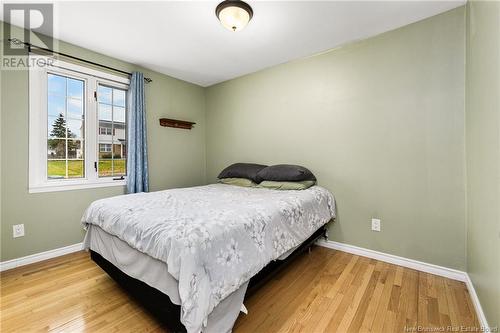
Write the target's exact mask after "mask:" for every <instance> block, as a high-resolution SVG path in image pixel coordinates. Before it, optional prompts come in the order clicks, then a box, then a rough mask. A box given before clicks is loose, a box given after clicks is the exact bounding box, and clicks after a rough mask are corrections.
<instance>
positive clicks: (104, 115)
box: [99, 103, 112, 121]
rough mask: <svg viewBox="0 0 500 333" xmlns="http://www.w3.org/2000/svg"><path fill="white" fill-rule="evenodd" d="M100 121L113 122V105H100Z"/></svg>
mask: <svg viewBox="0 0 500 333" xmlns="http://www.w3.org/2000/svg"><path fill="white" fill-rule="evenodd" d="M99 119H100V120H108V121H111V120H112V118H111V105H107V104H102V103H99Z"/></svg>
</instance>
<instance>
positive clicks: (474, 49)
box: [466, 1, 500, 327]
mask: <svg viewBox="0 0 500 333" xmlns="http://www.w3.org/2000/svg"><path fill="white" fill-rule="evenodd" d="M466 77H467V95H466V148H467V149H466V152H467V225H468V232H467V270H468V272H469V275H470V277H471V279H472V282H473V283H474V287H475V289H476V292H477V294H478V296H479V299H480V301H481V305H482V307H483V310H484V312H485V314H486V317H487V320H488V323H489V325H490V326H491V327H495V326H496V327H498V326H499V325H500V3H499V2H494V1H491V2H483V1H472V2H469V3H468V11H467V75H466Z"/></svg>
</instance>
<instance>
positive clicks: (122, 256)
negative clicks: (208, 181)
mask: <svg viewBox="0 0 500 333" xmlns="http://www.w3.org/2000/svg"><path fill="white" fill-rule="evenodd" d="M332 218H335V201H334V198H333V195H332V194H331V193H330V192H329V191H328V190H326V189H324V188H322V187H320V186H313V187H311V188H309V189H307V190H302V191H279V190H269V189H261V188H250V187H241V186H234V185H226V184H213V185H207V186H198V187H190V188H180V189H171V190H166V191H158V192H151V193H139V194H129V195H123V196H118V197H112V198H107V199H102V200H98V201H95V202H93V203H92V204H91V205H90V206H89V207H88V209H87V210H86V212H85V213H84V216H83V218H82V223H83V225H84V227H85V228H86V229H87V234H86V236H85V241H84V246H85V248H86V249H89V250H90V251H91V255H92V258H93V259H94V261H96V262H97V263H98V264H99V265H100V266H101V267H103V268H104V269H105V270H106V271H107V272H108V274H109V275H111V276H112V277H113V278H115V279H116V280H117V281H119V282H120V284H122V285H123V286H125V287H127V285H128V287H129V288H128V289H129V290H132V291H133V290H135V291H136V294H137V295H139V297H141V294H142V297H143V298H144V300H146V301H150V302H158V303H162V302H167V301H169V303H171V304H164V308H165V310H166V311H167V312H169V313H173V316H174V317H175V316H177V317H178V318H179V323H172V324H173V325H171V327H172V326H173V327H174V330H175V331H177V330H185V331H187V332H190V333H191V332H201V331H203V332H207V333H210V332H228V331H230V330H231V328H232V326H233V324H234V322H235V320H236V318H237V316H238V314H239V312H240V310H242V311H244V310H245V308H244V305H243V300H244V297H245V293H246V291H247V288H248V286H249V283H251V286H252V285H255V284H258V282H260V281H262V280H263V276H264V277H265V276H266V272H267V271H270V270H274V268H275V267H276V266H279V263H282V262H286V261H287V258H288V259H289V258H290V256H293V255H295V254H296V253H297V252H298V251H299V250H301V249H303V248H304V246H307V245H308V243H310V242H311V241H314V240H315V239H316V238H317V237H319V235H320V234H321V233H322V232H323V231H322V228H324V226H325V224H326V223H328V222H329V221H330V220H331V219H332ZM162 296H164V297H162ZM167 297H168V299H167ZM160 305H161V304H160Z"/></svg>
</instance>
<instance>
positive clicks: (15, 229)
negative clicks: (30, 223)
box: [12, 224, 24, 238]
mask: <svg viewBox="0 0 500 333" xmlns="http://www.w3.org/2000/svg"><path fill="white" fill-rule="evenodd" d="M22 236H24V224H15V225H13V226H12V237H14V238H17V237H22Z"/></svg>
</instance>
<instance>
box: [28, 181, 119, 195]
mask: <svg viewBox="0 0 500 333" xmlns="http://www.w3.org/2000/svg"><path fill="white" fill-rule="evenodd" d="M126 185H127V181H126V180H111V181H99V182H93V183H88V182H87V183H77V184H75V183H69V184H64V183H63V182H59V183H57V184H44V185H37V186H30V187H29V189H28V192H29V193H44V192H60V191H73V190H84V189H90V188H99V187H115V186H126Z"/></svg>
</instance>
